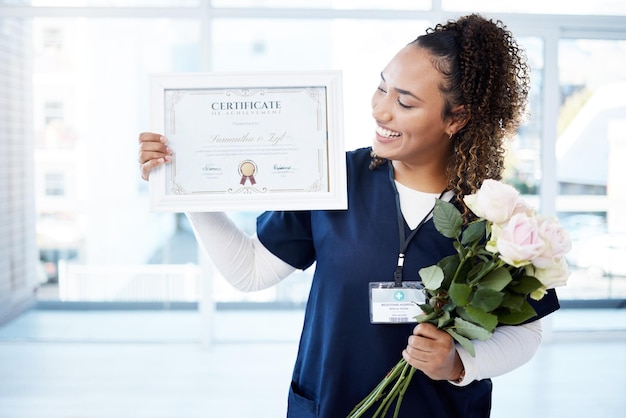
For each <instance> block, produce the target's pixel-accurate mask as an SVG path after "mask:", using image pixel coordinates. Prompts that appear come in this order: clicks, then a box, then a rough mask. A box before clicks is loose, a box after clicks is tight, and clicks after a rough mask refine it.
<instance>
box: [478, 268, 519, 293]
mask: <svg viewBox="0 0 626 418" xmlns="http://www.w3.org/2000/svg"><path fill="white" fill-rule="evenodd" d="M512 280H513V278H512V277H511V273H509V271H508V270H507V269H506V268H505V267H500V268H497V269H495V270H493V271H491V272H490V273H488V274H487V275H486V276H485V277H483V278H482V279H481V281H480V282H479V283H478V287H480V288H486V289H492V290H495V291H498V292H499V291H500V290H502V289H504V288H505V287H506V286H507V285H508V284H509V283H511V281H512Z"/></svg>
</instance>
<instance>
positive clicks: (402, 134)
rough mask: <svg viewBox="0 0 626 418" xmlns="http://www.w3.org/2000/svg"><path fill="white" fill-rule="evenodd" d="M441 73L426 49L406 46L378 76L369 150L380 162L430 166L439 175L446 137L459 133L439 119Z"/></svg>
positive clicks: (453, 125)
mask: <svg viewBox="0 0 626 418" xmlns="http://www.w3.org/2000/svg"><path fill="white" fill-rule="evenodd" d="M443 82H444V78H443V75H442V74H441V73H440V72H439V71H438V70H437V69H436V68H435V67H434V66H433V64H432V57H431V55H430V53H429V52H428V51H426V50H425V49H423V48H419V47H416V46H414V45H408V46H406V47H405V48H403V49H402V50H400V52H398V54H396V56H395V57H394V58H393V59H392V60H391V62H390V63H389V64H388V65H387V66H386V67H385V69H384V70H383V71H382V73H381V82H380V85H379V86H378V89H377V90H376V92H375V93H374V96H373V98H372V115H373V117H374V119H375V120H376V125H377V126H376V136H375V139H374V143H373V145H372V148H373V150H374V152H375V153H376V154H377V155H378V156H379V157H382V158H387V159H390V160H393V161H394V166H395V165H396V164H404V165H407V166H414V167H420V166H422V167H425V166H428V167H432V168H433V169H436V170H439V172H440V173H445V167H446V165H447V161H448V158H449V156H450V154H451V153H452V149H453V148H452V141H451V140H450V134H451V133H455V132H456V131H458V129H460V126H459V125H458V123H456V122H454V120H453V119H452V118H445V119H444V118H443V116H442V115H443V110H444V98H443V96H442V93H441V91H440V89H439V86H440V85H442V83H443Z"/></svg>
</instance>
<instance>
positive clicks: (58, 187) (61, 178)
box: [45, 173, 65, 196]
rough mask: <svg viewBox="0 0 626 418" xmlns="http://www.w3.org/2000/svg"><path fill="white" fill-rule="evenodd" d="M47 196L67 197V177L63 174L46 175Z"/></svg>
mask: <svg viewBox="0 0 626 418" xmlns="http://www.w3.org/2000/svg"><path fill="white" fill-rule="evenodd" d="M45 187H46V191H45V193H46V196H64V195H65V175H64V174H63V173H46V186H45Z"/></svg>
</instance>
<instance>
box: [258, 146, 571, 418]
mask: <svg viewBox="0 0 626 418" xmlns="http://www.w3.org/2000/svg"><path fill="white" fill-rule="evenodd" d="M369 152H370V149H369V148H363V149H358V150H355V151H351V152H348V153H347V179H348V210H345V211H343V210H337V211H332V210H329V211H292V212H266V213H264V214H262V215H261V216H259V218H258V219H257V234H258V237H259V239H260V241H261V242H262V243H263V245H264V246H265V247H266V248H268V249H269V250H270V251H271V252H272V253H273V254H275V255H276V256H278V257H279V258H281V259H282V260H284V261H285V262H287V263H288V264H290V265H292V266H294V267H296V268H299V269H305V268H307V267H309V266H311V265H312V264H313V263H314V262H316V263H317V264H316V266H315V274H314V277H313V282H312V286H311V291H310V295H309V300H308V302H307V306H306V312H305V319H304V326H303V330H302V335H301V339H300V347H299V350H298V356H297V359H296V364H295V366H294V372H293V380H292V382H291V387H290V390H289V397H288V413H287V416H288V417H289V418H310V417H321V418H341V417H346V416H347V415H348V413H349V412H350V410H352V408H353V407H354V406H355V405H356V404H357V403H358V402H359V401H361V399H363V398H364V397H365V396H366V395H367V394H368V393H369V392H370V391H371V390H372V389H373V388H374V387H375V386H376V385H377V384H378V382H379V381H380V380H381V379H382V378H383V377H384V376H385V375H386V374H387V372H388V371H389V370H390V369H391V368H392V367H393V366H394V365H395V364H396V363H397V362H398V361H399V360H400V358H401V355H402V354H401V353H402V350H403V349H404V348H405V347H406V345H407V339H408V337H409V336H410V335H411V333H412V331H413V328H414V326H415V324H390V325H387V324H375V325H373V324H371V323H370V320H369V318H370V317H369V283H370V282H377V281H393V273H394V271H395V269H396V264H397V261H398V249H399V233H398V220H397V213H396V204H395V193H396V191H395V188H394V186H393V185H392V182H391V180H390V178H389V172H388V168H387V166H386V165H385V166H381V167H379V168H378V169H376V170H373V171H372V170H370V169H369V168H368V166H369V163H370V156H369ZM405 229H406V235H407V236H408V233H409V227H408V225H406V222H405ZM453 253H454V248H453V246H452V241H451V240H449V239H447V238H445V237H443V236H442V235H441V234H439V233H438V232H437V231H436V230H435V227H434V223H433V222H432V220H430V221H428V222H426V223H425V224H424V225H423V227H422V228H421V229H420V230H419V231H418V233H417V235H416V236H415V238H414V239H413V240H412V241H411V243H410V245H409V247H408V250H407V251H406V258H405V261H404V280H419V276H418V270H419V269H420V268H422V267H426V266H430V265H433V264H435V263H437V262H438V261H439V260H440V259H441V258H443V257H445V256H448V255H451V254H453ZM533 306H534V308H535V309H536V310H537V313H538V316H539V317H543V316H545V315H547V314H549V313H551V312H553V311H555V310H557V309H558V308H559V305H558V300H557V298H556V294H555V293H554V291H550V292H549V293H548V295H546V296H544V298H543V299H542V300H541V301H539V302H533ZM490 409H491V381H490V380H489V379H485V380H481V381H476V382H473V383H471V384H470V385H468V386H465V387H457V386H454V385H452V384H450V383H449V382H448V381H433V380H431V379H429V378H428V377H426V375H424V374H423V373H422V372H420V371H419V370H418V371H417V372H416V373H415V375H414V377H413V380H412V382H411V385H410V388H409V390H408V391H407V393H406V395H405V399H404V401H403V403H402V408H401V412H400V417H429V418H437V417H442V418H443V417H463V418H471V417H488V416H489V411H490ZM374 410H375V408H371V412H372V413H373V411H374ZM391 411H393V408H391ZM390 414H392V412H391V413H390ZM390 416H391V415H390Z"/></svg>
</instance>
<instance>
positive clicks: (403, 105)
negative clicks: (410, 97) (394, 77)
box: [396, 97, 413, 109]
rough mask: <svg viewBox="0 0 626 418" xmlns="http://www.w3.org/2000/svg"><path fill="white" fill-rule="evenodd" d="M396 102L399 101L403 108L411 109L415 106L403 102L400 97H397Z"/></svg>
mask: <svg viewBox="0 0 626 418" xmlns="http://www.w3.org/2000/svg"><path fill="white" fill-rule="evenodd" d="M396 103H398V105H399V106H400V107H401V108H403V109H411V108H412V107H413V106H409V105H405V104H404V103H402V101H401V100H400V98H399V97H398V98H397V99H396Z"/></svg>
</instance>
